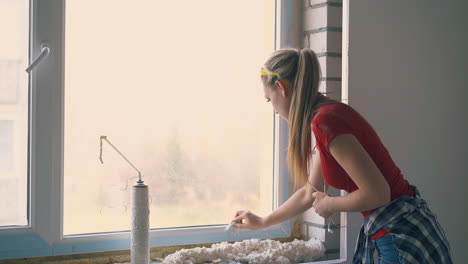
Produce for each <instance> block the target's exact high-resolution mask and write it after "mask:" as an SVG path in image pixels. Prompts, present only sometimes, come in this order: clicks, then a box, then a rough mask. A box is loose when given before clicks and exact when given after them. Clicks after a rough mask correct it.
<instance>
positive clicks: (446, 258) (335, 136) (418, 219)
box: [232, 49, 452, 263]
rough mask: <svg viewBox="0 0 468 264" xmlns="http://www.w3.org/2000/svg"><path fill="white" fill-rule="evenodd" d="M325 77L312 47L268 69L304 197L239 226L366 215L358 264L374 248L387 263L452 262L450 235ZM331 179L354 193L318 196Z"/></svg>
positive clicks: (266, 83)
mask: <svg viewBox="0 0 468 264" xmlns="http://www.w3.org/2000/svg"><path fill="white" fill-rule="evenodd" d="M320 78H321V73H320V65H319V62H318V59H317V57H316V55H315V53H314V52H313V51H312V50H310V49H302V50H296V49H282V50H279V51H276V52H274V53H273V54H272V56H271V57H270V58H269V59H268V60H267V61H266V63H265V65H264V67H263V68H262V69H261V79H262V82H263V90H264V94H265V98H266V100H267V102H271V103H272V105H273V108H274V109H275V111H276V112H277V113H278V114H279V115H280V116H281V117H282V118H284V119H285V120H287V121H288V123H289V148H288V166H289V169H290V172H291V175H292V177H293V179H294V182H295V184H296V187H297V188H296V189H297V191H296V192H295V193H294V194H293V195H292V196H291V197H290V198H289V199H288V200H287V201H286V202H285V203H284V204H282V205H281V206H280V207H279V208H278V209H276V210H275V211H274V212H272V213H271V214H270V215H268V216H266V217H259V216H257V215H255V214H253V213H251V212H249V211H239V212H237V213H236V215H235V218H234V219H233V220H232V222H235V223H236V224H235V227H237V228H243V229H261V228H265V227H268V226H270V225H274V224H278V223H281V222H283V221H285V220H287V219H290V218H292V217H294V216H295V215H297V214H300V213H302V212H304V211H305V210H307V209H309V208H310V207H312V206H313V207H314V209H315V211H316V212H317V213H318V214H319V215H320V216H322V217H325V218H326V217H329V216H330V215H331V214H333V213H334V212H362V214H363V216H364V217H365V220H364V224H363V226H362V228H361V232H360V234H359V237H358V244H357V247H356V252H355V256H354V259H353V263H373V252H374V248H377V251H378V256H379V263H452V262H451V258H450V253H449V244H448V242H447V240H446V238H445V235H444V232H443V230H442V228H441V227H440V225H439V224H438V222H437V219H436V218H435V216H434V215H433V214H432V213H431V212H430V210H429V209H428V208H427V206H426V203H425V201H424V200H423V199H421V198H420V196H419V192H418V190H417V189H416V187H414V186H412V185H410V184H409V183H408V181H406V180H405V179H404V177H403V175H402V174H401V171H400V170H399V168H398V167H397V166H396V165H395V163H394V162H393V160H392V158H391V157H390V154H389V152H388V151H387V149H386V148H385V146H384V145H383V144H382V142H381V141H380V139H379V137H378V135H377V134H376V132H375V131H374V129H373V128H372V127H371V126H370V125H369V123H367V121H366V120H365V119H364V118H363V117H362V116H361V115H360V114H359V113H357V112H356V111H355V110H353V109H352V108H351V107H349V106H347V105H345V104H342V103H339V102H337V101H333V100H330V98H328V97H326V96H324V95H322V94H321V93H319V92H318V86H319V83H320ZM312 137H315V144H314V146H312V142H313V140H312ZM315 150H318V153H317V155H312V152H315ZM310 166H311V167H310ZM309 168H310V169H309ZM324 181H325V183H327V184H329V185H331V186H333V187H335V188H337V189H341V190H345V191H347V193H348V194H347V195H345V196H342V197H330V196H328V195H327V194H326V193H324V192H320V191H318V190H322V189H323V186H324ZM299 186H301V187H300V188H298V187H299Z"/></svg>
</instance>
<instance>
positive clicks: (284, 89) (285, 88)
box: [275, 81, 289, 98]
mask: <svg viewBox="0 0 468 264" xmlns="http://www.w3.org/2000/svg"><path fill="white" fill-rule="evenodd" d="M275 84H276V86H278V89H280V92H281V94H282V95H283V97H284V98H288V96H289V87H288V86H287V85H286V84H285V83H283V82H281V81H276V82H275Z"/></svg>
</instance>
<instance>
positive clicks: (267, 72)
mask: <svg viewBox="0 0 468 264" xmlns="http://www.w3.org/2000/svg"><path fill="white" fill-rule="evenodd" d="M260 76H276V77H278V79H281V76H280V75H279V74H277V73H276V72H272V71H270V70H267V69H265V68H263V67H262V68H261V69H260Z"/></svg>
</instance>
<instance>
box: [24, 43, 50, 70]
mask: <svg viewBox="0 0 468 264" xmlns="http://www.w3.org/2000/svg"><path fill="white" fill-rule="evenodd" d="M41 47H42V49H41V54H39V56H37V58H36V59H35V60H34V61H33V62H32V63H31V65H29V66H28V68H26V71H27V72H28V73H29V72H31V71H32V70H33V69H34V68H36V66H37V65H38V64H39V63H40V62H41V61H42V60H44V58H45V57H47V56H48V55H49V53H50V48H49V45H48V44H47V43H41Z"/></svg>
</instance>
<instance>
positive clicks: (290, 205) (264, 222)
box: [232, 152, 323, 229]
mask: <svg viewBox="0 0 468 264" xmlns="http://www.w3.org/2000/svg"><path fill="white" fill-rule="evenodd" d="M312 157H313V160H312V169H311V171H310V173H309V179H308V183H307V184H306V185H305V186H303V187H302V188H300V189H299V190H297V191H296V192H295V193H294V194H293V195H292V196H291V197H290V198H289V199H288V200H287V201H286V202H284V203H283V204H282V205H281V206H280V207H278V209H276V210H275V211H273V212H272V213H271V214H270V215H268V216H267V217H264V218H261V217H258V216H256V215H254V214H252V213H251V212H249V211H239V212H237V213H236V218H234V219H233V220H232V221H233V222H239V224H236V225H235V226H236V227H238V228H247V229H259V228H265V227H268V226H271V225H274V224H278V223H281V222H283V221H286V220H288V219H290V218H292V217H294V216H296V215H298V214H300V213H302V212H304V211H305V210H307V209H309V208H310V207H312V203H313V202H314V198H313V196H312V193H314V192H315V189H318V190H320V189H322V188H323V178H322V170H321V165H320V155H319V153H318V152H317V153H316V154H314V155H313V156H312ZM312 186H314V187H312ZM314 188H315V189H314Z"/></svg>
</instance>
